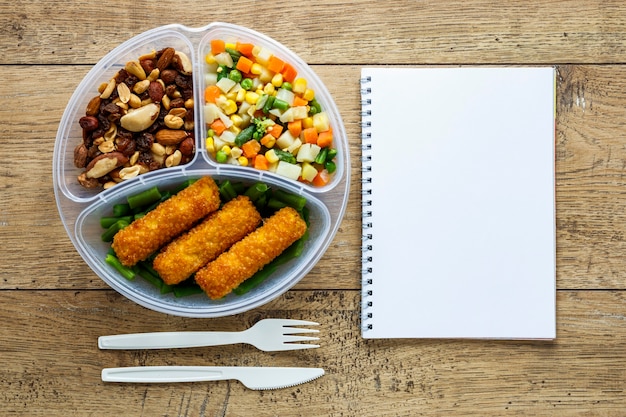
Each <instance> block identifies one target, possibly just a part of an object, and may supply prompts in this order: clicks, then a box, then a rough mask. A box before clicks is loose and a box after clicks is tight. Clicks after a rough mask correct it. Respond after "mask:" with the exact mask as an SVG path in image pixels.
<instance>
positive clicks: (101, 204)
mask: <svg viewBox="0 0 626 417" xmlns="http://www.w3.org/2000/svg"><path fill="white" fill-rule="evenodd" d="M211 39H223V40H225V41H226V42H233V43H234V42H237V41H239V42H246V43H252V44H255V45H260V46H264V47H266V48H268V49H269V50H271V51H272V52H273V53H274V54H275V55H277V56H279V57H280V58H281V59H283V60H285V61H288V62H290V63H292V64H293V65H294V67H295V68H296V69H297V71H298V75H299V76H302V77H304V78H306V79H307V80H308V83H309V85H310V86H311V88H313V89H314V91H315V95H316V99H317V101H318V102H319V103H320V104H321V106H322V108H323V109H324V110H325V111H326V112H327V114H328V116H329V119H330V123H331V126H332V128H333V135H334V147H335V148H336V149H337V151H338V153H337V157H336V159H335V163H336V166H337V169H336V172H335V173H334V174H333V177H332V179H331V181H330V182H329V183H328V184H327V185H325V186H321V187H316V186H312V185H309V184H306V183H303V182H298V181H294V180H290V179H288V178H285V177H281V176H279V175H277V174H274V173H272V172H269V171H259V170H256V169H254V168H251V167H243V166H236V165H229V164H220V163H217V162H216V161H214V160H213V158H212V157H211V156H210V155H209V153H207V151H206V148H205V139H206V137H207V128H206V126H205V122H204V115H203V111H202V109H203V106H202V103H203V96H202V92H203V90H204V86H205V85H204V83H205V80H204V74H205V72H206V68H205V66H206V63H205V61H204V56H205V55H206V53H207V52H208V50H209V49H210V41H211ZM165 47H173V48H175V49H176V50H180V51H183V52H184V53H185V54H187V55H188V57H189V58H190V59H191V61H192V63H193V83H194V100H195V103H196V105H195V107H194V112H195V115H194V119H195V125H194V134H195V148H196V153H195V155H194V157H193V159H192V160H191V161H190V162H189V163H187V164H184V165H179V166H175V167H171V168H163V169H159V170H156V171H151V172H148V173H145V174H142V175H139V176H137V177H135V178H132V179H129V180H126V181H122V182H121V183H119V184H117V185H115V186H114V187H112V188H109V189H106V190H102V189H101V188H98V189H87V188H84V187H83V186H81V185H80V184H79V183H78V181H77V177H78V175H79V174H80V173H81V172H82V171H83V169H79V168H76V167H75V166H74V148H75V147H76V145H78V144H79V143H80V142H81V141H82V135H83V133H82V129H81V127H80V126H79V124H78V120H79V119H80V118H81V117H82V116H84V115H85V108H86V106H87V104H88V102H89V100H90V99H91V98H92V97H94V96H95V95H97V94H98V93H97V89H98V86H99V85H101V84H102V83H106V82H108V81H109V80H110V79H111V78H112V77H113V76H114V75H115V74H116V73H117V72H118V71H119V69H121V68H123V67H124V66H125V64H126V62H128V61H130V60H136V59H137V58H138V57H140V56H142V55H144V54H146V53H149V52H150V51H152V50H157V51H158V50H161V49H163V48H165ZM349 170H350V163H349V149H348V144H347V138H346V132H345V128H344V125H343V122H342V119H341V116H340V114H339V111H338V110H337V107H336V105H335V103H334V101H333V99H332V97H331V95H330V94H329V92H328V90H327V89H326V87H325V86H324V85H323V83H322V82H321V80H320V79H319V77H318V76H317V75H316V74H315V73H314V72H313V70H312V69H311V68H310V67H309V66H308V65H307V64H306V63H305V62H303V61H302V60H301V59H300V58H299V57H298V56H297V55H296V54H294V53H293V52H291V51H290V50H288V49H287V48H285V47H284V46H283V45H281V44H280V43H278V42H276V41H274V40H272V39H270V38H269V37H267V36H265V35H263V34H260V33H258V32H255V31H252V30H250V29H247V28H244V27H240V26H235V25H231V24H226V23H211V24H209V25H207V26H205V27H202V28H187V27H185V26H182V25H167V26H162V27H159V28H155V29H153V30H150V31H147V32H144V33H142V34H140V35H138V36H136V37H133V38H131V39H129V40H128V41H126V42H124V43H123V44H121V45H119V46H118V47H117V48H115V49H113V50H112V51H111V52H110V53H108V54H107V55H106V56H105V57H104V58H102V59H101V60H100V61H99V62H98V63H97V64H96V65H95V66H94V67H93V68H92V69H91V70H90V71H89V73H88V74H87V75H86V76H85V78H84V79H83V80H82V81H81V83H80V84H79V85H78V87H77V89H76V90H75V92H74V94H73V95H72V97H71V98H70V101H69V103H68V105H67V108H66V110H65V112H64V114H63V117H62V119H61V122H60V125H59V129H58V132H57V137H56V142H55V147H54V157H53V184H54V191H55V196H56V201H57V206H58V209H59V213H60V216H61V220H62V221H63V224H64V226H65V229H66V231H67V233H68V236H69V237H70V239H71V241H72V243H73V244H74V246H75V247H76V250H77V251H78V253H79V254H80V255H81V256H82V257H83V259H84V260H85V262H86V263H87V264H88V265H89V266H90V267H91V268H92V269H93V271H94V272H95V273H96V274H97V275H98V276H99V277H100V278H101V279H102V280H103V281H104V282H106V283H107V284H108V285H109V286H111V287H112V288H113V289H115V290H116V291H118V292H119V293H121V294H122V295H124V296H125V297H127V298H128V299H130V300H132V301H134V302H136V303H138V304H140V305H142V306H144V307H146V308H149V309H152V310H155V311H159V312H163V313H167V314H172V315H177V316H186V317H220V316H226V315H233V314H237V313H241V312H244V311H247V310H250V309H253V308H255V307H258V306H260V305H263V304H265V303H267V302H268V301H270V300H272V299H274V298H276V297H278V296H279V295H281V294H283V293H284V292H285V291H287V290H288V289H289V288H291V287H292V286H294V285H295V284H296V283H297V282H299V281H300V280H301V279H302V278H303V277H305V276H306V274H307V273H308V272H309V271H310V270H311V269H312V268H313V267H314V266H315V264H316V263H317V262H318V261H319V259H320V258H321V257H322V256H323V254H324V252H325V251H326V249H327V248H328V246H329V245H330V243H331V241H332V240H333V238H334V236H335V234H336V232H337V229H338V227H339V223H340V222H341V220H342V218H343V215H344V212H345V208H346V204H347V199H348V192H349V178H350V175H349ZM201 176H211V177H213V178H214V179H215V180H218V181H220V180H226V179H228V180H231V181H239V182H244V183H247V184H248V183H249V184H252V183H254V182H257V181H261V182H264V183H266V184H268V185H269V186H270V187H272V188H274V189H283V190H285V191H288V192H290V193H293V194H298V195H303V196H305V197H306V198H307V201H308V203H307V207H308V208H309V210H310V228H309V233H310V237H309V239H308V240H307V243H306V245H305V249H304V252H303V253H302V255H301V256H299V257H298V258H296V259H293V260H291V261H289V262H287V263H286V264H284V265H282V266H280V267H279V269H278V270H277V271H276V272H274V273H273V274H272V275H271V276H270V277H269V279H267V280H266V281H264V282H263V283H262V284H261V285H260V286H258V287H256V288H254V289H253V290H251V291H250V292H248V293H246V294H243V295H235V294H230V295H228V296H227V297H224V298H222V299H220V300H217V301H215V300H211V299H209V298H208V297H207V296H206V295H205V294H197V295H192V296H187V297H180V298H176V297H175V296H174V295H173V294H171V293H170V294H161V293H160V291H159V290H158V288H156V287H155V286H153V285H152V284H150V283H148V282H147V281H144V280H143V279H141V278H137V279H135V280H132V281H128V280H126V279H125V278H124V277H122V276H121V275H120V274H119V273H118V272H117V271H115V270H114V269H113V268H112V267H111V266H109V265H108V264H107V263H106V262H105V261H104V259H105V256H106V254H107V252H108V250H109V248H110V245H109V244H108V243H106V242H102V240H101V234H102V232H103V229H102V228H101V227H100V224H99V221H100V217H101V216H103V215H105V214H107V213H110V211H111V208H112V206H113V205H114V204H116V203H120V202H125V201H126V197H127V196H129V195H133V194H137V193H139V192H141V191H143V190H146V189H148V188H151V187H152V186H154V185H158V187H159V188H160V189H164V190H166V189H169V188H175V187H176V186H178V185H180V184H181V183H183V182H184V181H185V180H186V179H188V178H198V177H201Z"/></svg>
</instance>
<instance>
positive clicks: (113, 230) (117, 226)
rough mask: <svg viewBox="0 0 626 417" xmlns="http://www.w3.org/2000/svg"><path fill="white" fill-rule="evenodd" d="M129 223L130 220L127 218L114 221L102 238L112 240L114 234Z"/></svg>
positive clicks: (105, 240)
mask: <svg viewBox="0 0 626 417" xmlns="http://www.w3.org/2000/svg"><path fill="white" fill-rule="evenodd" d="M128 225H129V222H127V221H125V220H118V221H116V222H115V223H113V224H112V225H111V226H109V228H108V229H107V230H105V231H104V233H102V235H101V238H102V241H103V242H112V241H113V236H115V234H116V233H117V232H119V231H120V230H122V229H123V228H125V227H126V226H128Z"/></svg>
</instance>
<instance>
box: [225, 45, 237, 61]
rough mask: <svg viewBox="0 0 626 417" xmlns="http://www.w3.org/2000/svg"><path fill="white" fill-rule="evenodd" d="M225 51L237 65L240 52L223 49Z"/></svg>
mask: <svg viewBox="0 0 626 417" xmlns="http://www.w3.org/2000/svg"><path fill="white" fill-rule="evenodd" d="M225 50H226V52H228V54H229V55H230V57H231V58H232V59H233V63H237V61H239V58H241V52H239V51H238V50H236V49H233V48H225Z"/></svg>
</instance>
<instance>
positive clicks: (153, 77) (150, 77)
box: [146, 68, 161, 81]
mask: <svg viewBox="0 0 626 417" xmlns="http://www.w3.org/2000/svg"><path fill="white" fill-rule="evenodd" d="M159 75H161V71H159V69H158V68H155V69H153V70H152V71H150V74H148V77H147V78H146V80H148V81H156V80H158V79H159Z"/></svg>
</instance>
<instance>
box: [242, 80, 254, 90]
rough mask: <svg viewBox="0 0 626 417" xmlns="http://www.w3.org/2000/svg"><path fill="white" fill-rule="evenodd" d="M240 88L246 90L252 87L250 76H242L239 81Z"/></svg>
mask: <svg viewBox="0 0 626 417" xmlns="http://www.w3.org/2000/svg"><path fill="white" fill-rule="evenodd" d="M241 88H243V89H244V90H246V91H248V90H249V89H251V88H252V80H251V79H250V78H244V79H243V80H242V81H241Z"/></svg>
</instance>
